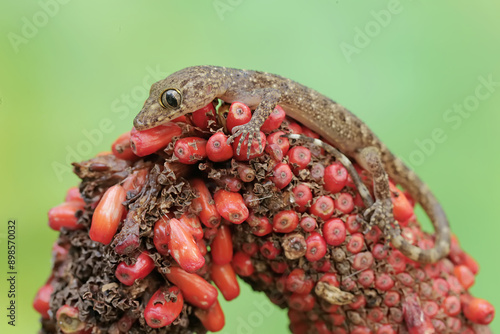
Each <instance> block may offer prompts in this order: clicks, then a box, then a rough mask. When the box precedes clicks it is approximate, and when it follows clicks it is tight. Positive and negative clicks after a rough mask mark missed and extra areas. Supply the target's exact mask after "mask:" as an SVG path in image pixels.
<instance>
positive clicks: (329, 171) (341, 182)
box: [323, 162, 348, 193]
mask: <svg viewBox="0 0 500 334" xmlns="http://www.w3.org/2000/svg"><path fill="white" fill-rule="evenodd" d="M347 175H348V173H347V170H346V169H345V167H344V166H342V164H341V163H340V162H334V163H333V164H331V165H329V166H328V167H326V168H325V176H324V177H323V180H324V182H325V185H324V187H325V189H326V190H328V191H329V192H331V193H338V192H339V191H341V190H342V188H344V186H345V185H346V183H347Z"/></svg>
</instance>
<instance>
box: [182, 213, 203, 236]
mask: <svg viewBox="0 0 500 334" xmlns="http://www.w3.org/2000/svg"><path fill="white" fill-rule="evenodd" d="M179 221H180V222H181V223H182V224H183V225H184V227H186V228H187V230H188V231H189V233H191V235H192V236H193V238H194V239H195V240H196V241H200V240H201V239H203V228H201V224H200V220H199V219H198V217H197V216H195V215H193V214H191V213H187V212H184V213H183V214H182V216H180V218H179Z"/></svg>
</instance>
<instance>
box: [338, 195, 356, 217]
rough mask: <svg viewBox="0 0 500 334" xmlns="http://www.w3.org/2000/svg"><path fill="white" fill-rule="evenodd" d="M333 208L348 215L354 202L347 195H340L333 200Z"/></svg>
mask: <svg viewBox="0 0 500 334" xmlns="http://www.w3.org/2000/svg"><path fill="white" fill-rule="evenodd" d="M335 208H336V209H337V210H339V211H340V212H342V213H346V214H349V213H351V211H352V210H353V209H354V200H353V199H352V196H351V195H350V194H348V193H342V194H340V196H339V197H337V199H336V200H335Z"/></svg>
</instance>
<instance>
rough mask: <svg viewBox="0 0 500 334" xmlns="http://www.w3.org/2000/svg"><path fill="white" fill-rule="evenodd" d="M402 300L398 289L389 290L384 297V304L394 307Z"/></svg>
mask: <svg viewBox="0 0 500 334" xmlns="http://www.w3.org/2000/svg"><path fill="white" fill-rule="evenodd" d="M400 301H401V295H400V294H399V292H397V291H388V292H387V293H386V294H385V297H384V304H385V305H386V306H388V307H394V306H397V305H398V304H399V302H400Z"/></svg>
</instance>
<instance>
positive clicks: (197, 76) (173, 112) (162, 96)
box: [134, 67, 216, 131]
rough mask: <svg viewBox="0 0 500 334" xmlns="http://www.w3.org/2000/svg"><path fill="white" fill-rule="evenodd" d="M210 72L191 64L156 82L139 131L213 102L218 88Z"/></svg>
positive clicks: (138, 121)
mask: <svg viewBox="0 0 500 334" xmlns="http://www.w3.org/2000/svg"><path fill="white" fill-rule="evenodd" d="M208 74H209V71H208V70H205V69H203V68H202V67H188V68H185V69H183V70H180V71H178V72H175V73H173V74H171V75H169V76H168V77H167V78H165V79H163V80H160V81H158V82H155V83H154V84H153V85H152V86H151V90H150V91H149V97H148V99H147V100H146V102H145V103H144V106H143V107H142V110H141V111H140V112H139V114H138V115H137V116H136V117H135V119H134V127H135V128H136V129H137V130H139V131H141V130H146V129H149V128H153V127H155V126H158V125H160V124H163V123H166V122H168V121H171V120H173V119H175V118H177V117H179V116H182V115H185V114H188V113H191V112H193V111H196V110H198V109H200V108H202V107H204V106H206V105H207V104H208V103H210V102H212V101H213V99H215V97H216V91H215V89H212V86H213V85H212V82H211V81H210V77H209V75H208Z"/></svg>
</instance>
